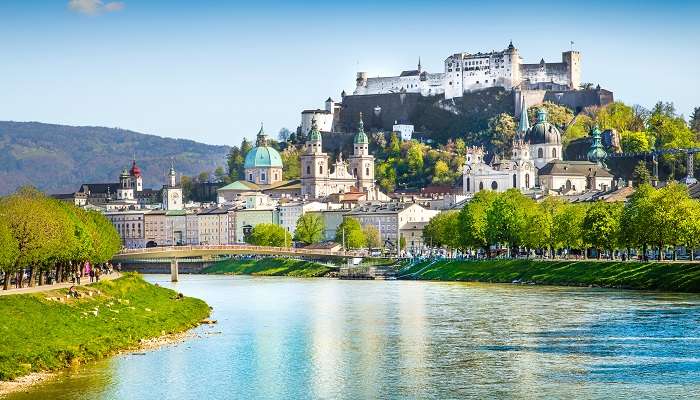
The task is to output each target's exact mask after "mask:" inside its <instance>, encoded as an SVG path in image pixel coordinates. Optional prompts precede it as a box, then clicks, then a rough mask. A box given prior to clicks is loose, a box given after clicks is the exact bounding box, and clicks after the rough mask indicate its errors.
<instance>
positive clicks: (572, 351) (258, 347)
mask: <svg viewBox="0 0 700 400" xmlns="http://www.w3.org/2000/svg"><path fill="white" fill-rule="evenodd" d="M180 278H181V281H180V282H179V283H174V284H173V283H170V282H169V281H168V277H167V276H164V275H148V276H147V279H148V280H149V281H151V282H158V283H159V284H161V285H164V286H168V287H173V288H176V290H179V291H181V292H183V293H185V294H186V295H189V296H195V297H199V298H202V299H204V300H205V301H207V302H208V303H209V304H210V305H211V306H212V307H214V312H213V317H212V318H214V319H217V320H218V324H217V325H212V326H201V327H199V328H197V329H196V330H195V332H196V333H198V335H199V337H197V338H193V339H190V340H188V341H186V342H185V343H181V344H178V345H174V346H167V347H164V348H161V349H158V350H153V351H149V352H146V353H145V354H144V355H139V354H127V355H121V356H117V357H114V358H111V359H109V360H104V361H100V362H97V363H91V364H88V365H86V366H82V367H79V368H77V369H74V370H72V371H67V372H64V373H61V374H59V375H58V376H57V378H55V379H52V380H50V381H47V382H45V383H42V384H40V385H39V386H36V387H34V388H33V389H32V390H31V391H29V392H28V393H17V394H15V395H12V396H9V397H8V398H9V399H44V398H45V399H53V400H62V399H128V400H138V399H173V400H181V399H197V400H208V399H399V398H410V399H458V398H475V399H483V398H520V399H536V398H555V399H567V398H576V399H611V398H615V399H644V398H648V399H663V398H668V399H671V398H697V397H694V396H698V395H699V394H700V296H697V295H689V294H663V293H650V292H635V291H616V290H603V289H585V288H566V287H543V286H518V285H489V284H473V283H440V282H413V281H385V282H382V281H376V282H375V281H339V280H332V279H293V278H262V277H261V278H256V277H229V276H202V275H183V276H181V277H180Z"/></svg>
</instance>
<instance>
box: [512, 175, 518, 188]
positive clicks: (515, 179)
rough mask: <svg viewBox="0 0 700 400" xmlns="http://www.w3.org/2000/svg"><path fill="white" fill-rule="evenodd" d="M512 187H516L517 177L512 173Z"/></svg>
mask: <svg viewBox="0 0 700 400" xmlns="http://www.w3.org/2000/svg"><path fill="white" fill-rule="evenodd" d="M513 187H514V188H517V187H518V177H517V175H515V174H513Z"/></svg>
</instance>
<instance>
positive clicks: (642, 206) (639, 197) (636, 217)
mask: <svg viewBox="0 0 700 400" xmlns="http://www.w3.org/2000/svg"><path fill="white" fill-rule="evenodd" d="M635 170H636V168H635ZM647 173H648V171H647ZM657 197H658V192H657V191H656V189H654V188H653V187H652V186H651V185H649V184H648V183H642V184H640V186H639V187H638V188H637V190H636V191H635V192H634V193H633V194H632V196H630V199H629V201H628V202H627V204H625V207H624V209H623V211H622V216H621V218H620V240H621V242H622V244H623V245H624V246H625V247H627V249H631V248H642V253H643V254H646V250H647V245H648V244H650V243H652V242H653V241H654V238H653V237H652V232H653V230H654V228H653V225H651V224H653V218H654V212H655V209H656V206H655V203H656V201H657Z"/></svg>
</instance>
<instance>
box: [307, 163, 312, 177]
mask: <svg viewBox="0 0 700 400" xmlns="http://www.w3.org/2000/svg"><path fill="white" fill-rule="evenodd" d="M306 175H311V166H309V165H307V166H306Z"/></svg>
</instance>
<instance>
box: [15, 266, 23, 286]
mask: <svg viewBox="0 0 700 400" xmlns="http://www.w3.org/2000/svg"><path fill="white" fill-rule="evenodd" d="M22 278H24V269H20V270H19V271H17V278H16V282H15V286H17V288H18V289H22Z"/></svg>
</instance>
